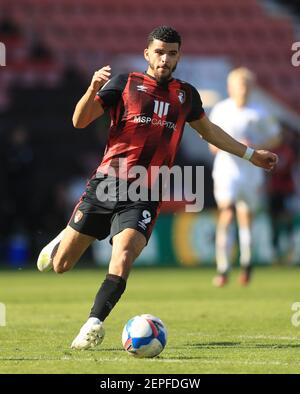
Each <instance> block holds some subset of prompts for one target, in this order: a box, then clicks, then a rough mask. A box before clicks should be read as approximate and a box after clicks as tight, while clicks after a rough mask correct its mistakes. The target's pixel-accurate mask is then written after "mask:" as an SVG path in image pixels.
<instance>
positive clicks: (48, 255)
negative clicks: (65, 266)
mask: <svg viewBox="0 0 300 394" xmlns="http://www.w3.org/2000/svg"><path fill="white" fill-rule="evenodd" d="M64 231H65V230H63V231H61V232H60V233H59V234H58V236H57V237H56V238H54V239H53V240H52V241H51V242H50V243H48V245H46V246H45V247H44V248H43V249H42V251H41V252H40V254H39V257H38V260H37V267H38V270H39V271H41V272H46V271H50V270H51V269H52V268H53V257H54V256H55V253H56V252H57V249H58V246H59V244H60V241H61V240H62V237H63V235H64Z"/></svg>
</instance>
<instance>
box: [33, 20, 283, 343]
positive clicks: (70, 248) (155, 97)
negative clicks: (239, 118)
mask: <svg viewBox="0 0 300 394" xmlns="http://www.w3.org/2000/svg"><path fill="white" fill-rule="evenodd" d="M180 47H181V37H180V35H179V34H178V33H177V32H176V31H175V30H174V29H172V28H170V27H166V26H162V27H158V28H156V29H154V30H153V31H152V32H151V33H150V35H149V37H148V45H147V48H146V49H145V50H144V57H145V60H146V61H147V63H148V68H147V71H146V72H145V73H141V72H130V73H128V74H121V75H116V76H114V77H112V78H111V79H110V77H111V68H110V66H105V67H102V68H101V69H100V70H98V71H96V72H95V74H94V76H93V78H92V81H91V83H90V86H89V87H88V89H87V91H86V93H85V94H84V96H83V97H82V98H81V99H80V100H79V102H78V104H77V105H76V108H75V111H74V115H73V124H74V126H75V127H76V128H85V127H86V126H87V125H88V124H90V123H91V122H92V121H94V120H95V119H96V118H98V117H99V116H102V115H103V113H104V111H105V110H109V111H110V115H111V126H110V134H109V138H108V142H107V146H106V150H105V153H104V157H103V159H102V161H101V163H100V165H99V167H98V168H97V170H96V172H95V175H94V176H93V177H92V179H91V180H90V181H89V183H88V185H87V188H86V191H85V193H84V194H83V196H82V198H81V200H80V201H79V203H78V205H77V206H76V207H75V210H74V213H73V215H72V217H71V219H70V222H69V224H68V225H67V227H66V228H65V229H64V230H63V231H62V232H61V233H60V234H59V235H58V236H57V237H56V238H55V239H54V240H53V241H51V242H50V244H48V245H47V246H45V248H44V249H43V250H42V251H41V253H40V255H39V258H38V263H37V265H38V268H39V270H40V271H46V270H49V269H51V268H53V269H54V271H55V272H56V273H63V272H66V271H68V270H70V269H71V268H72V267H73V266H74V264H75V263H76V262H77V261H78V259H79V258H80V256H81V255H82V254H83V252H84V251H85V250H86V249H87V248H88V246H89V245H90V244H91V243H92V242H93V241H94V240H95V239H104V238H106V237H107V236H108V235H110V239H111V243H112V255H111V259H110V263H109V268H108V274H107V275H106V278H105V280H104V282H103V283H102V285H101V287H100V289H99V291H98V293H97V294H96V297H95V301H94V304H93V307H92V309H91V312H90V316H89V318H88V320H87V322H86V323H85V324H84V325H83V326H82V328H81V330H80V332H79V334H78V335H77V337H76V338H75V339H74V341H73V343H72V345H71V346H72V348H75V349H88V348H91V347H94V346H96V345H97V344H99V343H101V342H102V340H103V337H104V328H103V322H104V320H105V319H106V317H107V316H108V314H109V313H110V312H111V310H112V309H113V308H114V306H115V305H116V303H117V302H118V300H119V299H120V297H121V295H122V294H123V292H124V291H125V287H126V281H127V278H128V275H129V272H130V269H131V267H132V264H133V262H134V260H135V259H136V258H137V257H138V256H139V254H140V253H141V251H142V250H143V248H144V247H145V246H146V244H147V242H148V240H149V237H150V235H151V232H152V229H153V225H154V223H155V221H156V218H157V216H158V214H159V209H160V204H161V203H160V202H159V201H151V199H149V200H148V201H130V199H129V200H128V201H114V200H113V199H111V200H110V199H109V200H108V201H105V202H103V201H102V200H105V199H103V198H102V197H103V194H104V189H105V188H104V187H102V183H103V182H105V185H107V182H108V183H109V182H115V181H116V179H117V180H118V178H119V180H121V179H124V171H125V172H126V171H127V170H126V169H125V168H126V167H127V168H128V174H129V171H130V169H132V168H134V167H135V166H143V168H145V169H146V170H148V171H149V170H150V169H151V167H153V166H158V167H160V166H162V165H167V166H169V167H171V166H172V163H173V161H174V157H175V154H176V151H177V148H178V145H179V142H180V139H181V136H182V132H183V129H184V125H185V122H189V123H190V125H191V126H192V127H193V128H194V129H195V130H196V131H197V132H198V133H199V134H200V135H201V136H202V137H203V138H205V139H206V140H207V141H208V142H210V143H211V144H215V145H216V146H218V148H220V149H225V150H226V151H228V152H230V153H233V154H235V155H237V156H239V157H245V158H246V159H248V160H251V161H252V163H253V164H255V165H258V166H261V167H263V168H266V169H272V168H273V167H274V165H275V164H276V161H277V156H276V155H274V154H273V153H271V152H267V151H254V150H253V149H251V148H249V147H247V146H246V145H244V144H242V143H239V142H237V141H235V140H234V139H233V138H232V137H230V136H229V135H228V134H226V133H225V132H224V131H223V130H222V129H220V128H219V127H217V126H215V125H214V124H213V123H211V122H210V121H209V120H208V118H207V117H206V116H205V113H204V110H203V108H202V102H201V99H200V96H199V94H198V92H197V90H196V89H195V88H194V87H193V86H191V85H190V84H188V83H186V82H183V81H180V80H177V79H174V78H173V77H172V73H173V71H174V70H175V68H176V66H177V63H178V61H179V58H180ZM120 158H121V159H122V160H120ZM120 163H121V165H120ZM111 169H114V170H115V171H116V172H117V176H116V177H113V176H112V175H110V174H111V171H110V170H111ZM128 178H129V176H128ZM125 179H126V177H125ZM119 200H121V199H119Z"/></svg>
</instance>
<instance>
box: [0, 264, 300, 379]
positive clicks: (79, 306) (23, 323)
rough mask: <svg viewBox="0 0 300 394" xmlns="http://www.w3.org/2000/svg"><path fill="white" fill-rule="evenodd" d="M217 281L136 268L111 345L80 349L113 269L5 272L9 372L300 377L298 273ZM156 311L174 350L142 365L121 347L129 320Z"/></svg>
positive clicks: (193, 273)
mask: <svg viewBox="0 0 300 394" xmlns="http://www.w3.org/2000/svg"><path fill="white" fill-rule="evenodd" d="M237 274H238V272H237V271H234V272H233V274H232V277H231V281H230V283H229V285H228V287H226V288H223V289H215V288H213V287H212V285H211V280H212V277H213V275H214V271H213V270H212V269H200V268H199V269H196V268H191V269H181V268H178V269H171V268H160V269H158V268H135V269H133V271H132V274H131V277H130V278H129V281H128V286H127V290H126V293H125V294H124V295H123V297H122V299H121V301H120V302H119V304H118V305H117V306H116V308H115V310H114V311H113V313H112V314H111V315H110V316H109V317H108V319H107V320H106V322H105V328H106V337H105V339H104V342H103V343H102V345H101V346H100V347H98V348H96V349H94V350H90V351H74V350H71V349H70V343H71V342H72V340H73V338H74V336H75V335H77V332H78V330H79V328H80V327H81V325H82V323H83V322H84V321H85V319H86V317H87V315H88V312H89V310H90V306H91V303H92V301H93V298H94V295H95V293H96V291H97V290H98V287H99V285H100V283H101V282H102V280H103V278H104V275H105V271H104V270H101V269H99V270H97V269H95V270H85V269H79V268H77V269H74V270H73V271H72V272H69V273H66V274H64V275H60V276H58V275H55V274H53V273H51V272H50V273H46V274H41V273H39V272H35V271H27V270H24V271H22V270H20V271H15V272H10V271H0V302H1V303H4V304H5V305H6V315H7V319H6V320H7V324H6V326H5V327H0V373H96V374H105V373H117V374H118V373H125V374H126V373H145V374H148V373H164V374H172V373H299V372H300V326H299V327H295V326H293V325H292V323H291V317H292V314H293V313H294V312H292V310H291V307H292V304H293V303H294V302H300V292H299V274H300V271H299V269H298V268H278V267H270V268H259V269H257V270H256V271H255V275H254V280H253V282H252V283H251V285H250V286H249V287H248V288H241V287H239V285H238V284H237V281H236V279H237ZM142 313H151V314H153V315H157V316H158V317H160V318H161V319H162V320H163V321H164V322H165V324H166V326H167V329H168V334H169V338H168V343H167V346H166V348H165V350H164V351H163V352H162V353H161V355H160V356H159V357H158V358H155V359H144V360H141V359H136V358H134V357H132V356H130V355H128V354H127V353H126V352H125V351H124V350H122V346H121V333H122V329H123V326H124V324H125V323H126V321H127V320H128V319H129V318H131V317H132V316H134V315H137V314H142Z"/></svg>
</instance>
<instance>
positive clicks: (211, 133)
mask: <svg viewBox="0 0 300 394" xmlns="http://www.w3.org/2000/svg"><path fill="white" fill-rule="evenodd" d="M190 125H191V127H192V128H193V129H195V130H196V131H197V132H198V133H199V134H200V135H201V136H202V137H203V138H204V139H205V140H206V141H207V142H209V143H210V144H212V145H215V146H216V147H217V148H219V149H222V150H224V151H226V152H229V153H232V154H234V155H236V156H239V157H244V158H247V159H248V160H250V161H251V163H253V164H254V165H256V166H258V167H262V168H264V169H266V170H269V171H270V170H273V168H274V167H275V165H276V163H277V161H278V157H277V155H275V153H272V152H269V151H266V150H254V152H253V153H251V152H250V151H249V149H247V146H246V145H244V144H242V143H240V142H238V141H237V140H235V139H234V138H232V137H231V136H230V135H229V134H227V133H226V132H225V131H224V130H223V129H221V128H220V127H219V126H217V125H215V124H214V123H212V122H211V121H210V120H209V119H208V118H207V117H206V116H204V117H202V118H201V119H199V120H196V121H193V122H190Z"/></svg>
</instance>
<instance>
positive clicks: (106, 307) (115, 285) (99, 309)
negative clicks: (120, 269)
mask: <svg viewBox="0 0 300 394" xmlns="http://www.w3.org/2000/svg"><path fill="white" fill-rule="evenodd" d="M125 288H126V280H124V279H123V278H122V277H121V276H118V275H112V274H107V275H106V279H105V280H104V282H103V283H102V285H101V287H100V289H99V291H98V293H97V295H96V297H95V301H94V305H93V307H92V309H91V313H90V317H97V318H98V319H99V320H101V321H104V320H105V319H106V317H107V316H108V315H109V313H110V311H111V310H112V309H113V307H114V306H115V305H116V303H117V302H118V301H119V299H120V298H121V295H122V294H123V293H124V291H125Z"/></svg>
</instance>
